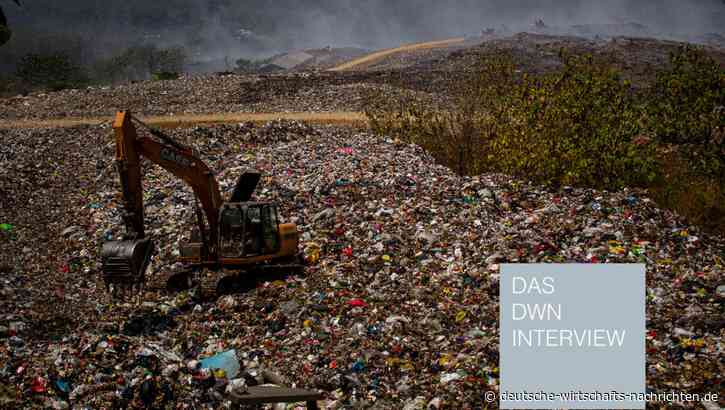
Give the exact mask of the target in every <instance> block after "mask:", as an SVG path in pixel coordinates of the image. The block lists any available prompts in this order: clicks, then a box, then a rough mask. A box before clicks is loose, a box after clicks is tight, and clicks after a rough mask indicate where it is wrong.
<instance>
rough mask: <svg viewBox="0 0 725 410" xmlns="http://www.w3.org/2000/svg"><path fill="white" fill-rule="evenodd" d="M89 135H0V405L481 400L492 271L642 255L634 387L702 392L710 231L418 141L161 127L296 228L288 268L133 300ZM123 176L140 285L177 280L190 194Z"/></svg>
mask: <svg viewBox="0 0 725 410" xmlns="http://www.w3.org/2000/svg"><path fill="white" fill-rule="evenodd" d="M110 131H111V130H110V128H109V126H108V125H103V126H83V127H76V128H68V129H39V130H29V129H24V130H19V129H18V130H0V139H2V141H3V145H2V146H0V255H2V260H1V261H0V271H2V276H0V278H1V281H0V293H1V294H2V297H0V346H2V347H1V348H0V363H1V366H2V367H1V368H0V406H1V407H7V408H57V409H62V408H68V407H69V406H70V407H72V408H88V407H90V408H143V407H154V408H174V406H175V405H176V403H184V404H185V405H186V406H191V407H194V408H208V407H212V408H220V407H223V406H225V405H227V404H228V403H226V404H225V399H226V396H225V389H226V387H227V383H229V380H228V379H233V381H232V382H231V383H232V384H234V385H235V386H236V385H240V384H245V383H246V384H255V383H264V382H266V381H268V380H277V381H276V383H282V384H285V385H288V386H297V387H306V388H312V389H320V390H321V391H323V392H324V394H325V403H324V405H326V406H330V407H326V408H342V407H345V408H350V407H352V406H359V407H363V408H368V407H372V408H381V409H400V408H405V409H422V408H426V406H429V405H430V406H432V408H464V407H476V408H481V407H484V406H485V405H486V404H485V401H484V394H485V392H486V391H489V390H494V391H497V390H498V380H499V370H498V337H499V335H498V292H499V290H498V289H499V288H498V285H499V274H498V271H499V264H501V263H504V262H584V263H622V262H644V263H646V264H647V313H648V315H647V316H648V318H649V319H648V322H647V330H648V333H647V344H646V347H647V380H648V385H647V387H648V388H649V389H653V390H655V391H672V390H681V391H687V392H689V393H705V392H714V391H715V392H716V391H722V379H721V375H722V372H723V364H722V357H723V343H722V342H723V340H722V335H723V314H722V313H723V312H722V303H723V298H724V297H725V289H724V288H723V286H722V285H721V283H722V278H723V274H724V273H725V272H724V271H725V266H724V265H725V262H724V260H725V254H724V250H725V240H723V238H722V237H718V236H710V235H708V234H706V233H703V232H701V231H700V230H699V229H698V228H697V227H692V226H688V225H687V224H686V223H685V222H684V221H683V220H681V219H679V218H678V217H677V216H676V215H674V214H673V213H672V212H670V211H666V210H661V209H658V208H657V207H656V206H655V205H654V204H653V203H652V201H650V200H649V199H648V198H647V196H646V193H645V192H642V191H636V190H629V191H628V190H625V191H620V192H603V191H595V190H589V189H579V188H568V187H565V188H562V189H561V190H556V191H552V190H547V189H544V188H542V187H540V186H537V185H532V184H529V183H526V182H523V181H519V180H515V179H512V178H510V177H507V176H503V175H484V176H479V177H459V176H457V175H455V174H454V173H453V172H451V171H450V170H449V169H447V168H445V167H443V166H439V165H436V164H435V162H434V160H433V159H432V158H431V157H430V156H429V155H428V154H427V153H425V152H424V151H423V150H422V149H421V148H420V147H418V146H413V145H407V144H402V143H400V142H398V141H394V140H389V139H386V138H384V137H377V136H373V135H370V134H367V133H365V132H359V131H354V130H351V129H343V128H335V127H331V126H328V127H315V128H311V127H309V126H306V125H304V124H299V123H295V122H277V123H273V124H269V125H266V126H262V127H258V126H255V125H252V124H240V125H218V126H212V127H196V128H192V129H185V130H176V131H173V135H174V137H175V138H176V139H178V140H180V141H184V142H187V143H192V144H193V145H194V146H195V147H196V148H197V149H198V150H199V151H200V152H201V153H202V156H203V159H204V160H205V161H206V162H207V163H208V164H209V165H210V168H211V169H213V170H216V171H217V175H216V177H217V180H219V182H220V186H221V188H222V190H223V191H225V192H227V193H228V191H229V190H231V188H232V187H233V186H234V183H235V182H236V178H237V177H238V176H239V174H240V173H242V172H243V171H244V170H247V169H256V170H259V171H260V172H261V173H262V175H263V178H262V181H261V182H260V187H259V189H258V191H257V192H256V195H255V196H256V198H257V199H260V200H275V201H277V202H278V203H279V204H280V206H281V209H280V215H281V217H282V218H283V220H287V221H292V222H295V223H296V224H297V226H298V227H299V229H300V230H301V242H302V243H301V248H302V249H303V250H304V252H305V255H306V256H307V259H308V260H309V261H310V262H311V266H310V267H308V268H307V269H306V274H305V275H304V276H293V277H287V278H274V279H271V278H270V279H269V280H265V279H264V278H262V279H261V280H260V281H259V282H258V283H257V285H256V286H254V287H253V289H251V290H249V291H247V292H244V293H238V294H233V295H228V296H223V297H221V298H219V299H218V300H217V301H214V302H210V301H206V302H205V301H197V300H195V299H194V297H193V292H181V293H173V294H166V293H164V292H163V291H161V290H158V289H155V288H154V287H150V289H149V290H148V291H147V292H145V293H143V294H142V296H141V300H139V301H114V300H110V299H109V297H108V296H107V295H106V293H105V292H104V289H103V287H102V286H101V285H100V284H99V255H98V252H99V245H100V243H101V242H102V241H104V240H110V239H114V238H119V237H120V236H121V235H122V233H123V231H122V224H121V197H120V194H119V184H118V182H117V175H116V172H115V169H114V163H113V155H114V146H113V142H112V137H111V132H110ZM144 169H145V178H144V189H145V191H144V192H145V203H146V215H147V217H146V222H147V226H148V229H147V232H149V233H150V235H151V236H152V237H153V238H154V239H155V240H156V242H157V244H158V246H159V253H158V255H156V256H155V257H154V259H153V261H152V264H151V267H150V269H149V272H148V276H149V277H148V281H149V282H150V283H153V281H154V279H155V278H157V277H162V276H164V275H165V274H166V273H168V272H173V271H175V270H177V269H179V268H180V266H179V265H178V264H176V263H175V262H174V260H175V255H177V253H176V252H177V251H176V248H177V244H178V242H179V241H180V240H182V239H183V238H186V237H187V235H188V234H189V230H190V228H191V226H192V224H193V221H194V215H193V212H192V210H191V206H192V204H193V196H192V193H191V191H190V190H189V189H188V188H187V187H185V186H184V185H183V183H182V182H181V181H179V180H177V179H175V178H173V177H172V176H171V175H170V174H168V173H166V172H165V171H163V170H162V169H160V168H158V167H156V166H152V165H150V164H149V163H145V164H144ZM616 298H617V295H612V300H613V301H615V300H616ZM210 361H214V362H218V363H223V364H222V365H220V366H222V367H223V369H224V371H218V370H217V371H210V370H209V369H207V368H205V366H207V365H208V363H210ZM552 372H555V369H552ZM278 379H281V380H278ZM203 406H207V407H203Z"/></svg>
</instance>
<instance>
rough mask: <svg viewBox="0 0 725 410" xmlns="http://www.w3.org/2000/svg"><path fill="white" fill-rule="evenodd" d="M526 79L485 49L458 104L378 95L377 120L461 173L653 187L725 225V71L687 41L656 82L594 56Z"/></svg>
mask: <svg viewBox="0 0 725 410" xmlns="http://www.w3.org/2000/svg"><path fill="white" fill-rule="evenodd" d="M561 57H562V60H563V62H564V64H563V67H562V68H561V69H559V70H558V71H555V72H550V73H546V74H541V75H536V76H534V75H527V74H525V73H521V72H520V71H519V70H517V69H516V62H515V61H514V59H513V57H512V56H510V55H508V54H506V53H505V52H503V53H502V52H496V53H493V54H490V55H488V56H486V58H484V59H483V60H482V62H481V65H480V66H479V69H478V70H477V71H476V72H475V74H473V75H472V76H471V77H470V78H468V79H467V80H466V81H463V82H462V84H461V86H460V87H459V89H458V90H456V91H455V92H454V94H455V96H456V104H453V105H452V107H451V108H450V109H445V110H440V109H438V110H437V109H433V108H430V107H429V106H426V105H424V104H423V103H420V102H417V101H415V100H398V101H389V100H384V99H382V98H379V97H378V98H377V99H375V100H371V101H370V102H369V103H368V106H367V108H366V113H367V115H368V118H369V121H370V125H371V127H372V128H373V130H374V131H375V132H377V133H380V134H385V135H389V136H392V137H395V138H399V139H401V140H403V141H406V142H410V143H416V144H419V145H421V146H422V147H423V148H425V149H426V150H428V151H429V152H431V154H432V155H433V156H434V157H435V158H436V159H437V160H438V161H439V162H441V163H443V164H445V165H447V166H449V167H450V168H452V169H453V170H455V171H456V172H458V173H459V174H469V175H471V174H479V173H482V172H503V173H507V174H511V175H517V176H520V177H524V178H528V179H531V180H534V181H537V182H540V183H544V184H547V185H550V186H558V185H564V184H566V185H581V186H588V187H594V188H599V189H608V190H613V189H619V188H622V187H625V186H630V187H632V186H636V187H647V188H650V189H651V192H653V194H654V197H655V199H656V200H657V201H658V202H659V203H660V204H661V205H663V206H667V207H671V208H674V209H676V210H678V211H679V212H680V213H681V214H683V215H684V216H686V217H688V218H689V219H690V220H691V221H692V222H694V223H701V224H703V225H705V226H708V227H711V228H719V229H725V146H724V145H723V144H724V143H725V108H724V107H725V72H724V71H723V69H722V68H721V67H720V66H719V65H718V64H717V63H716V62H714V61H713V60H712V59H711V58H709V57H707V56H706V55H705V54H704V53H703V52H702V51H701V50H698V49H693V48H690V47H685V48H683V49H682V50H680V51H679V52H678V53H676V54H673V55H672V58H671V64H670V66H669V67H668V68H666V69H663V70H661V71H660V72H658V73H656V74H655V73H653V77H656V80H655V81H654V82H653V83H654V85H653V86H652V87H651V88H650V89H645V90H644V91H636V90H634V89H633V88H632V87H631V86H630V84H629V83H628V82H627V81H623V80H622V79H621V78H620V75H619V73H618V72H617V71H616V70H615V69H613V68H611V67H610V66H608V65H607V64H606V63H604V62H601V61H595V60H594V59H593V58H592V57H591V56H564V55H562V56H561Z"/></svg>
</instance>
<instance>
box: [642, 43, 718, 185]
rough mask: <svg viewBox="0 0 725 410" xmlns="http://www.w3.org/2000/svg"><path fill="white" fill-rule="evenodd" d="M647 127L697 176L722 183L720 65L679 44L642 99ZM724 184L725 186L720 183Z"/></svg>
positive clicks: (697, 50) (699, 51)
mask: <svg viewBox="0 0 725 410" xmlns="http://www.w3.org/2000/svg"><path fill="white" fill-rule="evenodd" d="M647 100H648V102H649V104H648V114H649V128H650V129H651V131H652V133H653V134H654V135H656V136H657V139H658V142H660V143H661V144H663V145H667V146H670V147H672V148H674V149H676V150H677V151H678V153H679V154H680V155H681V156H682V157H683V159H684V160H686V161H688V162H689V164H688V168H690V169H691V171H692V172H693V173H695V174H697V175H698V176H702V177H706V178H713V179H715V180H717V181H719V183H720V184H722V183H723V182H725V70H723V68H722V67H720V65H719V64H718V63H717V62H715V61H714V60H713V59H712V58H711V57H709V56H708V55H707V54H705V53H704V52H703V51H702V50H700V49H698V48H694V47H691V46H684V47H682V49H681V50H680V51H679V52H678V53H676V54H673V55H672V56H671V67H670V68H668V69H666V70H662V71H660V72H659V73H657V80H656V83H655V85H654V87H653V88H652V90H651V91H650V95H649V96H648V98H647ZM723 188H725V186H723Z"/></svg>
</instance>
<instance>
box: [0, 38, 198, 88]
mask: <svg viewBox="0 0 725 410" xmlns="http://www.w3.org/2000/svg"><path fill="white" fill-rule="evenodd" d="M60 40H61V39H59V40H58V41H59V42H61V43H62V44H63V45H64V47H65V48H66V49H67V51H58V52H42V51H40V52H33V53H27V54H24V55H23V56H22V58H19V61H18V63H17V64H16V69H15V73H14V74H13V75H4V76H0V96H5V95H15V94H19V93H27V92H28V91H32V90H46V91H58V90H62V89H66V88H79V87H84V86H88V85H94V84H117V83H121V82H128V81H137V80H149V79H151V80H172V79H176V78H178V77H179V73H181V72H183V69H184V65H185V64H186V59H187V57H186V53H185V51H184V49H182V48H168V49H163V48H157V47H155V46H135V47H130V48H127V49H125V50H122V51H120V52H119V53H118V54H116V55H113V56H111V57H107V58H102V59H96V60H94V61H92V62H90V63H89V62H88V61H83V58H82V56H83V50H82V49H80V45H79V44H78V43H74V42H73V41H72V40H73V39H62V40H63V41H60Z"/></svg>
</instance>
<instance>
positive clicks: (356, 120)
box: [0, 111, 365, 129]
mask: <svg viewBox="0 0 725 410" xmlns="http://www.w3.org/2000/svg"><path fill="white" fill-rule="evenodd" d="M280 118H281V119H287V120H298V121H307V122H311V123H316V124H346V125H362V124H364V123H365V114H363V113H361V112H351V111H337V112H276V113H223V114H199V115H173V116H150V117H141V121H143V122H145V123H147V124H149V125H155V126H157V127H165V128H176V127H188V126H193V125H197V124H218V123H236V122H247V121H249V122H267V121H272V120H275V119H280ZM111 121H113V118H112V117H93V118H59V119H51V120H11V121H3V122H0V129H9V128H65V127H73V126H77V125H95V124H101V123H104V122H108V123H109V124H110V123H111Z"/></svg>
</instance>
